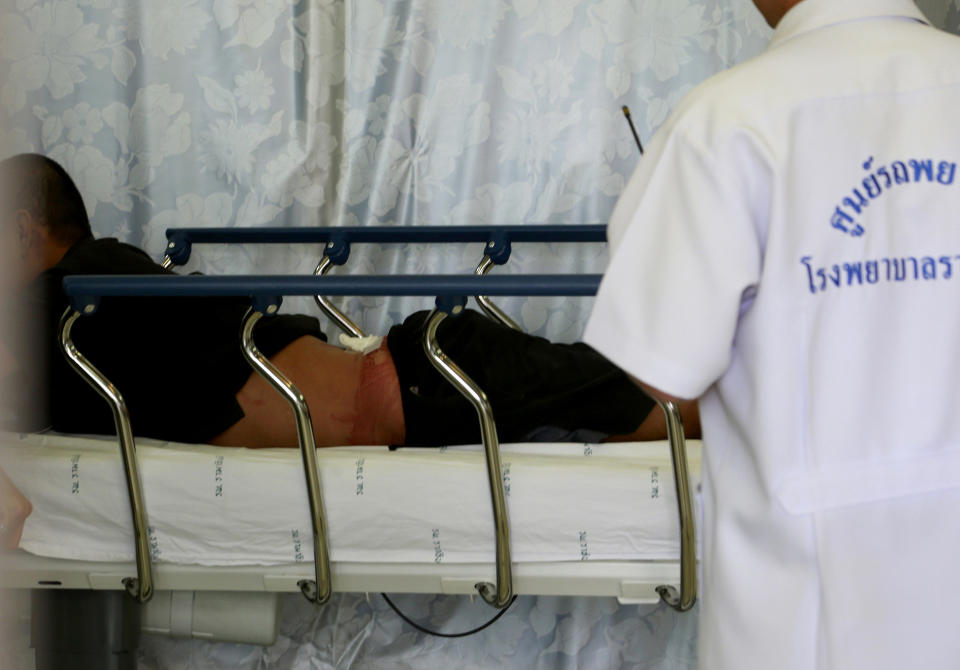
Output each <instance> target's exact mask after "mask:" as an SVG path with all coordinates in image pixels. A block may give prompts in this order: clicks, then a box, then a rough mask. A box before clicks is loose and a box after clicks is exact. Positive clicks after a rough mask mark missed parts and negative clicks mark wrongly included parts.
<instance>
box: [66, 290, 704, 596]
mask: <svg viewBox="0 0 960 670" xmlns="http://www.w3.org/2000/svg"><path fill="white" fill-rule="evenodd" d="M600 279H601V276H600V275H559V274H552V275H525V276H477V275H435V276H429V275H396V276H371V275H355V276H341V277H330V276H309V277H306V276H296V275H274V276H269V275H255V276H249V275H244V276H232V277H231V276H219V277H218V276H203V275H191V276H177V275H148V276H144V275H86V276H76V275H75V276H70V277H66V278H65V279H64V280H63V287H64V291H65V292H66V294H67V296H68V298H69V299H70V304H71V308H68V310H67V313H66V314H65V315H64V319H63V323H64V324H65V326H64V329H63V330H62V333H61V341H62V343H63V346H64V349H65V351H69V350H70V349H71V347H72V346H73V345H72V342H71V340H70V328H71V326H72V324H73V322H74V321H76V319H77V318H79V317H80V316H81V315H85V314H93V313H95V312H96V310H97V306H98V303H99V300H100V298H101V297H108V296H114V297H132V296H142V297H148V296H156V297H161V296H168V297H204V296H205V297H217V296H220V297H226V296H233V297H237V296H242V297H248V298H250V300H251V305H252V306H251V309H250V311H249V312H248V315H247V317H246V319H245V320H244V324H243V334H244V337H243V342H244V354H245V355H246V357H247V359H248V361H249V362H250V364H251V366H253V367H254V369H256V370H257V371H258V372H260V374H262V375H263V376H264V377H265V378H267V379H268V381H270V382H271V384H272V385H274V387H275V388H277V390H278V391H281V392H282V393H284V395H287V397H288V400H289V401H290V403H291V405H292V406H293V408H294V411H295V414H296V416H297V424H298V434H299V437H300V448H301V453H302V454H303V461H304V471H305V474H306V478H307V486H308V494H309V499H310V506H311V513H312V518H313V522H314V557H315V572H316V581H310V580H304V581H303V582H302V583H301V584H300V588H301V590H302V591H303V593H304V595H305V596H306V597H307V598H308V599H309V600H310V601H311V602H314V603H317V604H322V603H323V602H326V600H327V599H328V598H329V597H330V593H331V584H330V569H329V559H328V554H327V548H326V532H325V528H326V523H325V520H324V517H323V508H322V500H321V497H320V489H319V474H318V472H317V466H316V455H315V453H314V449H315V446H314V443H313V430H312V424H311V422H310V416H309V409H308V408H307V407H306V402H305V401H304V400H303V397H302V395H301V394H300V393H299V391H297V390H296V387H294V386H293V384H292V383H291V382H290V381H289V380H288V379H286V378H285V377H283V376H282V374H281V373H280V372H279V371H278V370H276V368H273V367H272V365H271V364H270V362H269V361H268V360H267V359H266V358H264V357H263V356H262V355H261V354H260V353H259V352H258V351H257V350H256V348H255V346H254V345H253V343H252V338H251V337H250V334H251V332H252V329H253V326H254V325H255V324H256V322H257V320H259V319H260V318H262V317H263V316H264V315H270V314H274V313H276V311H277V309H278V307H279V305H280V302H281V300H282V296H285V295H316V294H317V293H321V292H322V293H324V294H327V295H390V296H397V295H413V296H435V297H436V303H437V310H435V311H434V313H433V314H432V315H431V317H430V319H429V323H428V328H427V333H426V337H425V341H424V348H425V351H426V353H427V356H428V358H429V359H430V361H431V363H432V364H433V365H434V366H435V367H436V368H437V369H438V370H439V371H440V372H441V373H442V374H443V375H444V376H445V377H446V378H447V379H449V380H450V381H451V382H452V383H454V385H455V386H457V388H458V390H460V392H461V393H463V394H464V395H465V396H466V397H467V398H468V400H470V401H471V403H473V404H474V407H475V408H476V409H477V414H478V417H479V419H480V423H481V432H482V434H483V441H484V447H485V451H486V455H487V473H488V478H489V484H490V491H491V500H492V504H493V511H494V527H495V533H496V544H497V549H496V556H497V583H496V584H489V583H480V584H477V590H478V591H479V593H480V595H481V596H482V597H483V598H484V600H485V601H486V602H488V603H489V604H491V605H494V606H496V607H503V606H505V605H506V603H507V602H509V599H510V597H511V596H512V583H511V582H512V580H511V561H510V549H509V526H508V520H507V515H506V504H505V499H504V491H503V481H502V479H501V476H500V472H501V468H500V456H499V441H498V438H497V435H496V429H495V424H494V421H493V416H492V412H491V410H490V408H489V403H488V402H487V401H486V397H485V394H483V392H482V390H481V389H479V388H478V387H476V386H475V384H473V382H472V380H470V379H469V378H468V377H466V375H464V374H463V373H462V371H461V370H459V368H457V366H456V364H455V363H453V362H452V361H450V359H449V358H448V357H447V356H446V355H445V354H444V353H443V352H442V351H441V350H440V348H439V346H438V344H437V342H436V329H437V326H438V325H439V323H440V321H442V320H443V319H444V318H445V317H446V316H447V315H448V314H454V315H455V314H457V313H459V312H460V311H461V310H462V309H463V306H464V304H465V303H466V296H468V295H477V294H479V293H485V294H489V295H501V296H502V295H528V296H591V295H594V294H595V293H596V291H597V288H598V286H599V283H600ZM80 368H81V366H78V369H80ZM80 371H81V374H84V371H83V370H82V369H80ZM85 374H86V377H87V379H88V381H89V382H90V383H91V384H92V385H93V386H94V387H95V388H98V389H99V388H101V387H104V386H110V387H111V388H112V385H110V384H109V381H108V380H105V379H100V378H98V377H97V375H99V372H98V371H97V370H96V369H95V368H93V369H92V371H91V372H86V373H85ZM101 377H102V375H101ZM102 394H103V393H102ZM103 395H104V397H107V395H106V394H103ZM116 395H117V396H118V398H119V399H118V400H117V401H115V404H119V405H122V402H123V400H122V397H119V394H116ZM107 399H108V400H110V398H109V397H107ZM111 402H114V401H111ZM659 404H660V407H661V409H662V410H663V411H664V413H665V414H666V417H667V423H668V438H669V440H670V447H671V455H672V458H673V466H674V480H675V485H676V490H677V502H678V511H679V517H680V529H681V537H680V546H681V549H680V552H681V553H680V564H681V565H680V574H681V578H680V590H679V591H677V589H675V588H674V587H672V586H669V585H664V586H661V587H659V588H658V592H659V593H660V595H661V597H662V598H663V599H664V601H666V602H667V603H668V604H670V605H671V606H672V607H674V608H675V609H678V610H680V611H685V610H687V609H690V607H692V606H693V604H694V602H695V600H696V588H697V587H696V555H695V551H694V546H695V543H694V530H693V516H692V504H691V499H690V491H689V486H688V469H687V461H686V447H685V443H684V438H683V428H682V422H681V419H680V414H679V411H678V410H677V408H676V406H675V405H674V404H673V403H670V402H660V403H659ZM114 410H115V411H114V415H115V419H116V421H117V432H118V435H119V436H120V446H121V450H122V453H123V456H124V459H125V462H129V463H132V464H133V466H132V468H131V470H132V472H133V475H130V474H129V473H128V487H129V488H130V489H131V492H132V493H131V496H130V497H131V506H132V508H133V510H132V511H133V517H134V528H135V534H136V536H137V537H140V536H141V535H143V532H144V531H145V529H146V512H145V509H144V508H143V504H142V493H141V492H140V483H139V481H138V478H137V477H136V471H135V465H136V454H135V447H134V444H133V437H132V431H131V429H130V425H129V417H128V416H126V413H125V412H121V411H119V409H118V408H116V407H115V408H114ZM121 424H123V425H121ZM134 492H135V493H136V495H134ZM137 554H138V562H137V566H138V579H137V580H132V579H128V580H125V586H126V587H127V590H128V592H130V593H131V594H134V595H136V594H137V593H139V598H140V599H141V600H144V599H146V598H149V593H150V584H151V577H150V557H149V555H148V554H147V553H146V551H145V550H143V551H141V547H140V545H139V544H138V547H137ZM141 554H143V555H141Z"/></svg>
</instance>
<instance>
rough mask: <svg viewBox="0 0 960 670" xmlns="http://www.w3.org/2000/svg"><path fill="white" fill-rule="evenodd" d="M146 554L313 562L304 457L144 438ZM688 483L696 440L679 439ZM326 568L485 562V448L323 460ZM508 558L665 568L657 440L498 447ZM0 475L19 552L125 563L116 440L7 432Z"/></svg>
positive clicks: (694, 470) (0, 446)
mask: <svg viewBox="0 0 960 670" xmlns="http://www.w3.org/2000/svg"><path fill="white" fill-rule="evenodd" d="M137 450H138V458H139V463H140V468H141V478H142V481H143V488H144V498H145V501H146V506H147V513H148V517H149V527H150V533H149V534H150V543H151V547H152V552H153V557H154V559H155V560H156V561H157V562H160V563H164V562H166V563H174V564H189V565H278V564H289V563H296V562H310V561H312V560H313V555H312V541H311V531H310V528H311V525H310V519H309V512H308V503H307V496H306V486H305V484H304V476H303V472H302V465H301V458H300V454H299V451H297V450H293V449H269V450H262V449H261V450H252V449H235V448H220V447H209V446H200V445H181V444H169V443H166V444H164V443H157V442H151V441H146V440H141V441H138V447H137ZM688 453H689V460H690V468H691V478H692V479H693V480H694V481H692V482H691V484H692V485H693V486H694V487H696V485H697V483H698V479H699V463H700V459H699V443H696V442H691V443H689V444H688ZM318 460H319V469H320V474H321V483H322V484H321V485H322V490H323V498H324V505H325V508H326V513H327V523H328V529H329V531H328V532H329V541H330V551H331V558H332V560H333V561H347V562H353V561H356V562H371V563H394V562H395V563H478V562H492V561H493V560H494V531H493V520H492V513H491V505H490V498H489V487H488V484H487V477H486V469H485V464H484V457H483V452H482V449H481V448H480V447H456V448H446V449H400V450H397V451H393V452H391V451H389V450H387V449H386V448H384V447H339V448H328V449H320V450H318ZM502 460H503V478H504V483H505V486H506V490H507V505H508V513H509V518H510V523H511V548H512V552H513V560H514V562H541V561H582V560H604V559H620V560H624V559H630V560H633V559H646V560H675V559H677V558H678V556H679V549H678V537H679V531H678V521H677V511H676V499H675V491H674V483H673V471H672V467H671V465H670V459H669V447H668V445H667V443H665V442H655V443H630V444H618V445H583V444H569V443H566V444H516V445H503V446H502ZM0 466H2V467H3V468H4V469H5V470H6V471H7V473H8V475H9V476H10V478H11V479H12V480H13V482H14V483H15V484H16V485H17V486H18V487H19V488H20V489H21V490H22V491H23V492H24V494H25V495H26V496H27V497H28V498H29V499H30V500H31V502H32V504H33V506H34V511H33V513H32V514H31V516H30V518H29V519H28V520H27V523H26V526H25V527H24V532H23V538H22V540H21V543H20V547H21V548H22V549H24V550H26V551H28V552H31V553H34V554H38V555H43V556H49V557H56V558H68V559H75V560H87V561H129V560H132V559H133V557H134V553H133V546H134V544H133V540H132V523H131V517H130V511H129V503H128V500H127V494H126V485H125V483H124V479H123V471H122V466H121V461H120V454H119V448H118V446H117V444H116V441H115V440H114V439H111V438H84V437H74V436H62V435H10V434H7V435H4V436H2V439H0Z"/></svg>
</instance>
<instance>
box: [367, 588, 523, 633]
mask: <svg viewBox="0 0 960 670" xmlns="http://www.w3.org/2000/svg"><path fill="white" fill-rule="evenodd" d="M380 595H381V596H383V599H384V600H386V601H387V604H388V605H390V609H392V610H393V611H394V612H396V613H397V616H398V617H400V618H401V619H403V620H404V621H406V622H407V623H408V624H410V625H411V626H413V627H414V628H416V629H417V630H418V631H420V632H421V633H426V634H427V635H433V636H435V637H467V636H468V635H474V634H476V633H479V632H480V631H482V630H483V629H484V628H487V627H489V626H492V625H493V624H494V623H495V622H496V621H497V619H499V618H500V617H502V616H503V615H504V614H506V613H507V610H508V609H510V606H511V605H513V603H515V602H516V600H517V596H513V598H511V599H510V602H508V603H507V605H506V607H504V608H503V609H502V610H500V611H499V612H497V613H496V615H494V617H493V618H492V619H490V621H488V622H486V623H485V624H483V625H480V626H477V627H476V628H474V629H473V630H468V631H466V632H465V633H440V632H438V631H435V630H429V629H428V628H424V627H423V626H421V625H420V624H418V623H417V622H415V621H413V620H412V619H410V617H408V616H407V615H406V614H404V613H403V612H401V611H400V609H399V608H398V607H397V606H396V605H394V604H393V601H392V600H390V598H388V597H387V594H386V593H381V594H380Z"/></svg>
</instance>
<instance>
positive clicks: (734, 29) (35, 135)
mask: <svg viewBox="0 0 960 670" xmlns="http://www.w3.org/2000/svg"><path fill="white" fill-rule="evenodd" d="M3 4H6V7H5V8H4V11H2V13H0V154H9V153H13V152H18V151H39V152H42V153H46V154H48V155H50V156H51V157H53V158H55V159H56V160H58V161H60V162H61V163H62V164H63V165H64V166H65V167H66V168H67V169H68V171H69V172H70V173H71V175H73V177H74V179H75V180H76V181H77V182H78V184H79V186H80V189H81V191H82V193H83V195H84V199H85V201H86V204H87V208H88V210H89V212H90V214H91V217H92V220H93V224H94V228H95V232H96V233H97V234H98V235H108V236H115V237H118V238H120V239H121V240H124V241H128V242H131V243H133V244H136V245H139V246H142V247H144V248H145V249H146V250H147V251H148V252H149V253H151V254H152V255H153V256H155V257H157V258H159V257H160V256H161V255H162V251H163V247H164V243H165V238H164V236H163V232H164V230H165V229H166V228H167V227H170V226H264V225H281V226H312V225H324V226H339V225H375V224H383V225H421V224H481V225H483V224H491V223H510V224H517V223H524V224H526V223H531V224H534V223H548V222H554V223H603V222H605V220H606V217H607V216H608V214H609V212H610V211H611V209H612V207H613V205H614V203H615V201H616V198H617V196H618V194H619V193H620V191H621V190H622V188H623V186H624V182H625V180H626V179H627V177H628V176H629V174H630V172H631V171H632V170H633V168H634V166H635V165H636V163H637V160H638V158H639V154H638V150H637V148H636V146H635V145H634V142H633V138H632V136H631V134H630V131H629V128H628V126H627V124H626V121H625V119H624V117H623V115H622V114H621V106H622V105H624V104H628V105H630V106H631V108H632V110H633V117H634V119H635V121H636V123H637V126H638V131H639V133H640V135H641V137H642V138H649V136H650V135H651V133H652V132H653V130H654V129H655V128H656V127H657V126H658V125H659V124H660V123H661V122H662V121H663V120H664V118H665V117H666V115H667V113H668V111H669V110H670V108H671V107H672V106H673V105H674V104H675V103H676V101H677V100H678V99H679V98H680V97H681V96H682V95H683V94H684V93H685V92H686V90H687V89H689V88H690V87H691V86H692V85H693V84H695V83H696V82H697V81H699V80H700V79H703V78H704V77H706V76H707V75H709V74H711V73H712V72H714V71H717V70H719V69H722V68H724V67H727V66H728V65H730V64H732V63H734V62H736V61H737V60H740V59H742V58H745V57H747V56H750V55H752V54H753V53H756V52H757V51H758V50H759V49H760V48H762V46H763V45H764V43H765V41H766V39H767V35H768V29H767V28H766V26H765V25H764V24H763V22H762V19H761V18H760V17H759V14H758V13H757V12H756V10H754V9H753V8H752V5H750V4H749V2H748V1H747V0H706V1H696V2H693V1H690V0H670V1H669V2H667V1H663V0H597V1H591V2H585V1H582V0H550V1H547V0H509V1H507V0H485V1H484V2H441V1H440V0H362V1H360V0H349V1H344V0H311V1H307V0H299V1H295V0H164V2H135V1H132V0H55V1H41V0H0V6H2V5H3ZM317 252H318V250H317V249H315V248H314V249H294V248H291V247H284V248H279V249H278V248H275V247H259V248H257V247H239V248H236V247H235V248H229V249H228V248H201V249H198V250H197V252H196V253H195V260H194V261H193V263H192V264H191V266H190V269H199V270H203V271H207V272H216V273H225V272H230V273H242V272H267V271H272V272H288V271H289V272H309V271H312V269H313V266H314V265H315V263H316V261H317ZM480 255H481V250H480V249H477V248H473V249H467V248H461V247H427V248H424V247H416V248H415V247H405V248H398V247H396V246H384V247H379V246H364V247H358V248H357V249H356V250H355V252H354V258H353V259H352V260H351V262H350V264H349V266H348V269H346V270H345V271H353V272H361V271H364V272H370V271H378V272H380V271H383V272H426V271H432V272H444V271H445V272H462V271H470V270H472V268H473V266H475V265H476V263H477V262H478V261H479V257H480ZM604 261H605V250H604V249H603V248H602V246H601V245H588V246H586V247H583V248H580V249H571V248H568V247H566V246H564V245H554V246H546V245H545V246H537V247H530V246H529V245H527V246H523V247H518V248H517V250H516V251H515V253H514V258H513V260H512V262H511V265H510V266H508V267H509V268H511V270H506V271H535V270H540V271H549V270H555V269H558V268H559V269H566V270H569V271H594V272H599V271H602V268H603V265H604ZM497 271H501V272H502V271H505V270H504V269H500V270H497ZM428 304H429V302H428V301H423V300H419V301H416V300H403V299H396V300H382V299H348V300H346V309H347V311H348V312H349V313H351V314H352V315H353V316H354V318H355V319H357V320H358V321H359V322H360V323H361V324H363V325H365V327H366V328H367V329H368V330H371V331H373V332H376V331H383V330H384V329H385V328H386V327H388V326H389V324H390V323H393V322H395V321H397V320H399V319H401V318H402V317H403V316H404V315H405V314H406V313H408V312H410V311H412V310H413V309H415V308H418V307H424V306H426V305H428ZM288 307H289V308H292V309H299V310H301V311H305V310H308V309H311V308H310V306H309V305H308V304H306V302H305V301H299V302H298V301H295V300H294V301H288ZM505 307H506V308H507V310H508V312H510V313H511V314H512V315H513V316H514V317H515V318H516V319H517V320H518V321H520V322H521V323H522V324H523V325H524V326H525V327H526V328H527V329H528V330H531V331H533V332H538V333H542V334H546V335H548V336H550V337H553V338H559V339H568V340H571V339H576V338H577V337H578V336H579V328H580V325H581V323H582V321H583V318H584V315H585V313H586V310H588V308H589V301H586V300H554V301H547V300H534V301H528V300H524V299H519V298H518V299H514V300H507V301H505Z"/></svg>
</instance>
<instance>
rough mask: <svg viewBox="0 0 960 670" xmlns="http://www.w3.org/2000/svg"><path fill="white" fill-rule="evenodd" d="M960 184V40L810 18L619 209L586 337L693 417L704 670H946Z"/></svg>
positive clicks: (866, 4)
mask: <svg viewBox="0 0 960 670" xmlns="http://www.w3.org/2000/svg"><path fill="white" fill-rule="evenodd" d="M958 162H960V39H957V38H956V37H954V36H952V35H948V34H946V33H943V32H940V31H937V30H935V29H933V28H931V27H929V26H928V25H926V24H925V23H924V22H923V17H922V15H921V14H920V13H919V11H918V10H917V8H916V7H915V6H914V4H913V3H912V2H910V1H909V0H804V1H803V2H801V3H800V4H799V5H796V6H795V7H794V8H793V9H791V10H790V11H789V12H788V13H787V15H786V16H785V17H784V18H783V19H782V21H781V23H780V25H779V26H778V27H777V30H776V31H775V33H774V36H773V39H772V42H771V44H770V46H769V48H768V49H767V51H766V52H765V53H764V54H763V55H761V56H760V57H759V58H756V59H754V60H752V61H750V62H748V63H745V64H743V65H740V66H738V67H735V68H733V69H731V70H729V71H726V72H724V73H721V74H719V75H718V76H716V77H713V78H712V79H710V80H708V81H707V82H705V83H704V84H702V85H701V86H699V87H698V88H696V89H695V90H694V91H693V92H692V93H691V94H690V95H689V96H687V98H686V99H685V100H684V101H683V102H682V103H681V105H680V106H679V108H678V109H677V110H676V111H675V112H674V114H673V115H672V116H671V118H670V119H669V121H668V122H667V124H666V125H665V126H664V127H663V128H662V129H661V130H660V132H659V133H658V134H657V135H656V137H655V138H654V140H653V142H652V143H651V145H650V147H649V150H648V152H647V154H646V156H644V157H643V158H642V159H641V164H640V166H639V168H638V169H637V171H636V173H635V174H634V176H633V177H632V179H631V181H630V183H629V185H628V186H627V189H626V191H625V192H624V194H623V196H622V198H621V200H620V202H619V203H618V205H617V207H616V210H615V212H614V215H613V218H612V220H611V222H610V227H609V238H610V244H611V261H610V266H609V268H608V270H607V273H606V276H605V279H604V281H603V284H602V286H601V288H600V291H599V294H598V296H597V300H596V303H595V307H594V311H593V314H592V316H591V319H590V321H589V323H588V326H587V331H586V335H585V340H586V341H587V342H589V343H590V344H592V345H593V346H594V347H596V348H597V349H599V350H600V351H601V352H602V353H604V354H605V355H607V356H608V357H609V358H610V359H611V360H613V361H614V362H616V363H617V364H619V365H620V366H621V367H623V368H624V369H625V370H627V371H628V372H630V373H631V374H633V375H634V376H635V377H637V378H639V379H641V380H642V381H644V382H646V383H648V384H650V385H651V386H653V387H655V388H658V389H660V390H662V391H664V392H666V393H669V394H672V395H676V396H681V397H687V398H695V397H701V401H700V408H701V415H702V422H703V430H704V439H705V449H704V478H705V483H704V491H703V502H704V523H703V527H702V528H701V529H700V530H701V532H702V534H703V541H704V544H703V552H702V561H701V568H702V573H703V592H702V597H701V620H700V636H701V639H700V652H699V653H700V664H701V667H704V668H725V669H727V668H729V669H736V670H748V669H751V668H757V669H762V670H783V669H787V668H798V669H800V668H803V669H809V668H830V669H837V670H851V669H855V668H864V669H867V668H869V669H870V670H877V669H882V668H898V669H899V668H908V667H910V668H914V667H916V668H930V669H933V668H955V667H960V633H958V624H957V623H956V622H957V614H956V612H957V609H958V607H960V603H958V602H957V601H958V596H960V520H958V519H957V516H958V515H960V493H958V491H960V489H958V486H960V392H958V391H960V174H957V164H958Z"/></svg>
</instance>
